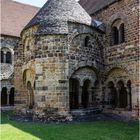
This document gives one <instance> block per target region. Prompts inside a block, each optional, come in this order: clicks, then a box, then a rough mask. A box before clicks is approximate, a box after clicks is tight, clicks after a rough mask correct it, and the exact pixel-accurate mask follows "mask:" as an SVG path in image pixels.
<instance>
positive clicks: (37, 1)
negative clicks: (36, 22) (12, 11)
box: [14, 0, 78, 7]
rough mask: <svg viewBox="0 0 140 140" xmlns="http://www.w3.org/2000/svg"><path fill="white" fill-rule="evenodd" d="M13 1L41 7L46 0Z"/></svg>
mask: <svg viewBox="0 0 140 140" xmlns="http://www.w3.org/2000/svg"><path fill="white" fill-rule="evenodd" d="M14 1H18V2H21V3H26V4H30V5H34V6H37V7H42V6H43V5H44V4H45V3H46V1H47V0H14ZM76 1H78V0H76Z"/></svg>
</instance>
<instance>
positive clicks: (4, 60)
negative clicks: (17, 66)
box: [3, 51, 7, 63]
mask: <svg viewBox="0 0 140 140" xmlns="http://www.w3.org/2000/svg"><path fill="white" fill-rule="evenodd" d="M6 53H7V52H6V51H4V52H3V62H4V63H6Z"/></svg>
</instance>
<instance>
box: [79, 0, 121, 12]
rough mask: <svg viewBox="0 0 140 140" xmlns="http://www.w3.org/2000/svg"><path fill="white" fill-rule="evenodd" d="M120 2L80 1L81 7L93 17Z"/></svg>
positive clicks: (105, 0)
mask: <svg viewBox="0 0 140 140" xmlns="http://www.w3.org/2000/svg"><path fill="white" fill-rule="evenodd" d="M116 1H119V0H80V1H79V3H80V5H81V6H82V7H83V8H84V9H85V10H86V11H87V12H88V13H89V14H90V15H91V14H94V13H95V12H97V11H99V10H101V9H103V8H105V7H106V6H108V5H110V4H112V3H114V2H116Z"/></svg>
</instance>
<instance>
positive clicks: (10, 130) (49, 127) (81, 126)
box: [1, 112, 139, 140]
mask: <svg viewBox="0 0 140 140" xmlns="http://www.w3.org/2000/svg"><path fill="white" fill-rule="evenodd" d="M9 114H11V112H3V113H2V124H1V140H138V139H139V138H138V133H139V130H138V125H137V124H129V123H124V122H115V121H114V122H108V121H97V122H90V123H77V124H60V125H55V124H40V123H21V122H15V121H9V120H7V115H9Z"/></svg>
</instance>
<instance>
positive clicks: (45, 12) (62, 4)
mask: <svg viewBox="0 0 140 140" xmlns="http://www.w3.org/2000/svg"><path fill="white" fill-rule="evenodd" d="M68 21H71V22H76V23H81V24H86V25H91V21H92V19H91V17H90V16H89V15H88V13H87V12H86V11H85V10H84V9H83V8H82V7H81V5H80V4H79V3H78V2H76V1H75V0H48V1H47V2H46V4H45V5H44V6H43V7H42V8H41V9H40V11H39V12H38V13H37V14H36V15H35V17H34V18H33V19H32V20H31V21H30V22H29V23H28V24H27V26H26V27H25V29H26V28H29V27H31V26H33V25H36V24H39V28H38V31H37V34H65V33H66V34H67V33H68V25H67V22H68Z"/></svg>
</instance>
